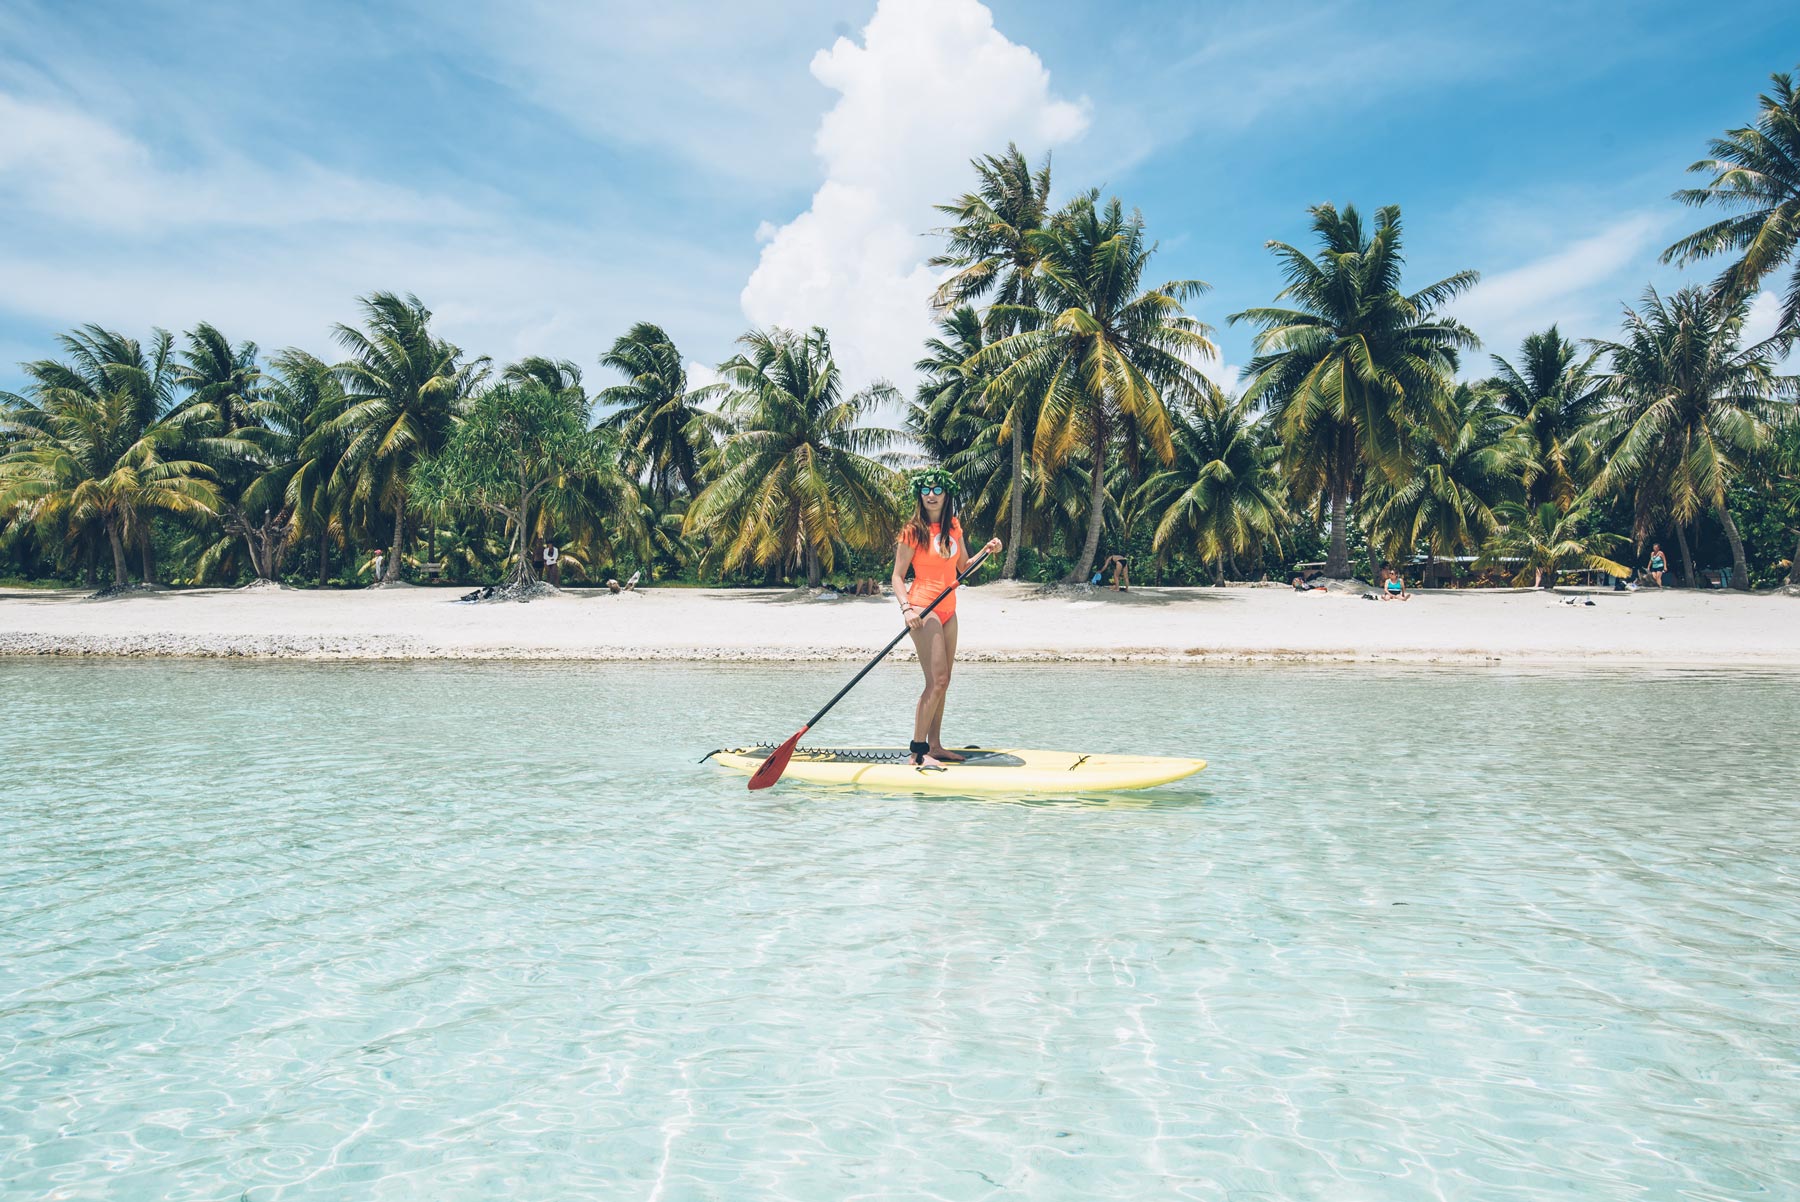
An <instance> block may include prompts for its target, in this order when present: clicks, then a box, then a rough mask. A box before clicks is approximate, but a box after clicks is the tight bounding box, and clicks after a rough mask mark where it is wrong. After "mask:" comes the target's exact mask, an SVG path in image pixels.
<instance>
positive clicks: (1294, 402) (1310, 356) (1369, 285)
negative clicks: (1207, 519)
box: [1230, 204, 1479, 578]
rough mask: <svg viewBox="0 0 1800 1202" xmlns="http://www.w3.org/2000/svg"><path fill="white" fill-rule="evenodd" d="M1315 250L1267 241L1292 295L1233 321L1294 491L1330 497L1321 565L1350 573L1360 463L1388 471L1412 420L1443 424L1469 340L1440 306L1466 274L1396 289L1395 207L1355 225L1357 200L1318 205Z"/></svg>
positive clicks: (1398, 463)
mask: <svg viewBox="0 0 1800 1202" xmlns="http://www.w3.org/2000/svg"><path fill="white" fill-rule="evenodd" d="M1310 211H1311V213H1312V219H1313V221H1312V227H1313V232H1314V233H1315V234H1316V235H1317V236H1318V238H1319V242H1320V244H1321V253H1320V255H1319V257H1318V259H1317V260H1314V259H1312V258H1310V257H1308V256H1307V255H1306V254H1305V253H1304V252H1302V251H1300V250H1298V249H1296V248H1295V247H1293V246H1289V245H1288V244H1287V243H1285V242H1270V243H1269V244H1268V246H1269V249H1270V250H1272V251H1274V252H1275V256H1276V258H1278V259H1279V260H1280V261H1281V263H1282V268H1283V274H1284V275H1285V277H1286V279H1287V287H1285V288H1284V289H1282V291H1281V293H1280V294H1279V295H1278V296H1277V297H1276V300H1277V301H1283V300H1286V301H1291V302H1292V304H1291V307H1271V308H1257V309H1246V310H1245V311H1243V312H1242V313H1234V314H1232V315H1231V319H1230V320H1231V321H1233V322H1238V321H1249V322H1254V323H1255V324H1256V325H1258V326H1260V327H1261V329H1260V331H1259V332H1258V334H1257V336H1256V351H1257V354H1256V357H1255V358H1253V359H1252V360H1251V361H1250V365H1249V368H1248V369H1247V370H1248V375H1249V379H1250V384H1249V386H1248V388H1247V389H1246V390H1245V396H1247V397H1249V398H1251V399H1253V400H1256V401H1260V402H1263V403H1265V404H1267V405H1268V406H1269V408H1270V412H1271V414H1272V416H1273V418H1274V421H1275V428H1276V431H1277V433H1278V434H1279V435H1280V438H1281V445H1282V458H1283V469H1284V471H1285V473H1286V475H1287V477H1288V483H1289V488H1290V490H1291V491H1292V492H1293V493H1294V495H1295V497H1296V498H1298V499H1300V500H1302V501H1308V500H1310V501H1311V502H1312V503H1314V504H1317V503H1318V502H1319V501H1320V500H1325V501H1327V502H1328V503H1329V506H1330V514H1331V549H1330V551H1329V552H1328V554H1327V556H1326V563H1325V574H1326V575H1328V576H1333V577H1339V578H1342V577H1347V576H1348V575H1349V574H1350V550H1349V542H1348V537H1347V536H1348V532H1349V522H1350V503H1351V500H1352V497H1353V495H1354V494H1355V493H1356V492H1357V491H1358V490H1359V489H1360V487H1361V486H1362V484H1363V481H1364V479H1365V476H1366V474H1367V473H1368V472H1369V471H1373V472H1375V473H1377V474H1380V475H1384V476H1387V477H1389V478H1394V479H1397V478H1399V477H1401V476H1403V475H1404V474H1405V472H1406V470H1407V467H1408V462H1407V455H1408V452H1409V451H1410V450H1411V442H1410V438H1409V432H1410V431H1411V429H1412V427H1413V426H1414V425H1415V424H1416V423H1419V422H1431V423H1435V424H1436V425H1437V426H1438V427H1439V428H1440V429H1442V428H1444V427H1446V426H1447V424H1448V422H1447V419H1446V418H1445V417H1444V415H1443V414H1442V413H1441V412H1438V411H1439V410H1441V408H1442V406H1441V401H1442V400H1443V398H1444V397H1446V396H1447V395H1448V394H1449V392H1450V386H1451V381H1452V379H1453V378H1454V375H1455V371H1456V366H1457V352H1458V351H1460V350H1463V349H1467V348H1472V347H1475V346H1478V345H1479V342H1478V340H1477V339H1476V338H1475V336H1474V335H1473V334H1472V333H1470V332H1469V331H1468V330H1467V329H1465V328H1464V327H1463V326H1461V325H1460V324H1458V323H1457V322H1456V321H1454V320H1453V319H1451V318H1448V317H1443V316H1441V315H1440V314H1439V313H1438V312H1437V310H1439V309H1440V308H1441V307H1442V306H1443V305H1444V304H1445V303H1446V302H1448V301H1449V300H1451V299H1452V298H1453V297H1455V296H1457V295H1458V294H1460V293H1462V292H1463V291H1465V290H1466V289H1468V288H1469V287H1471V286H1472V285H1474V284H1475V282H1476V281H1477V280H1478V279H1479V276H1478V275H1477V273H1475V272H1473V271H1462V272H1458V273H1456V274H1455V275H1452V276H1449V277H1446V278H1445V279H1442V280H1439V281H1437V282H1436V283H1434V284H1431V285H1429V286H1427V287H1425V288H1423V289H1420V290H1419V291H1417V292H1413V293H1410V294H1408V293H1403V292H1401V291H1400V268H1401V263H1402V258H1401V253H1400V252H1401V228H1400V209H1399V208H1398V206H1394V205H1388V206H1385V207H1383V208H1380V209H1377V210H1376V212H1375V229H1374V232H1373V233H1365V231H1364V227H1363V221H1362V216H1361V214H1359V213H1358V212H1357V211H1356V208H1355V206H1353V205H1346V206H1345V207H1344V210H1343V212H1342V213H1339V212H1338V210H1337V209H1336V208H1334V207H1333V206H1331V205H1328V204H1324V205H1317V206H1315V207H1314V208H1313V209H1311V210H1310Z"/></svg>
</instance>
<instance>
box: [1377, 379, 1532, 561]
mask: <svg viewBox="0 0 1800 1202" xmlns="http://www.w3.org/2000/svg"><path fill="white" fill-rule="evenodd" d="M1448 410H1449V418H1450V425H1449V431H1450V432H1449V434H1448V435H1447V436H1446V435H1444V434H1442V433H1441V432H1439V431H1436V430H1434V429H1432V428H1431V427H1430V426H1425V425H1419V426H1415V427H1413V432H1412V438H1413V443H1414V446H1413V450H1412V453H1411V455H1410V459H1411V461H1412V465H1413V467H1412V471H1411V472H1410V473H1409V474H1408V475H1407V476H1405V477H1404V478H1402V479H1400V480H1398V481H1393V480H1389V479H1387V478H1385V477H1383V478H1380V479H1378V480H1376V481H1373V482H1371V484H1370V485H1369V489H1368V491H1367V493H1365V494H1364V498H1363V499H1364V507H1363V508H1364V514H1365V516H1366V521H1367V525H1368V535H1369V545H1370V546H1371V547H1374V548H1376V549H1377V550H1379V551H1380V552H1381V553H1382V554H1383V555H1384V556H1386V558H1387V559H1389V560H1390V561H1392V560H1398V559H1404V558H1407V557H1410V556H1411V555H1412V553H1413V552H1414V550H1415V549H1416V548H1418V547H1419V546H1420V545H1421V544H1422V545H1423V546H1424V548H1425V550H1426V553H1427V554H1428V555H1429V556H1430V558H1431V564H1430V566H1429V567H1428V569H1427V570H1428V572H1435V570H1436V565H1437V560H1439V559H1450V558H1454V557H1455V556H1457V555H1461V554H1464V553H1467V552H1470V551H1474V550H1477V549H1478V548H1479V547H1480V546H1481V545H1482V544H1483V543H1484V542H1485V541H1486V540H1487V539H1488V538H1489V537H1490V536H1491V535H1492V534H1493V533H1494V531H1495V530H1496V529H1497V528H1498V527H1499V525H1500V519H1499V518H1498V517H1497V516H1496V512H1495V507H1496V506H1498V505H1501V504H1504V503H1506V502H1507V501H1508V500H1510V499H1512V498H1513V497H1515V496H1516V495H1517V491H1518V488H1519V481H1520V479H1521V477H1522V476H1523V475H1524V471H1525V469H1526V466H1527V464H1529V463H1530V461H1531V453H1530V450H1529V449H1528V448H1529V445H1530V444H1529V442H1528V441H1527V432H1526V431H1525V430H1524V429H1522V428H1521V427H1520V424H1519V423H1517V422H1515V421H1514V420H1512V419H1511V418H1509V417H1508V415H1507V414H1506V413H1505V412H1503V411H1502V410H1501V408H1500V407H1499V406H1498V405H1496V404H1495V402H1494V400H1493V398H1492V397H1490V396H1489V395H1488V394H1487V393H1486V392H1485V391H1484V390H1480V389H1475V388H1471V387H1469V386H1468V385H1466V384H1463V385H1458V386H1457V389H1456V391H1455V392H1454V393H1453V394H1452V395H1451V397H1450V400H1449V402H1448ZM1540 504H1553V505H1559V506H1560V507H1563V508H1566V507H1567V502H1566V500H1564V501H1555V500H1545V501H1542V502H1540ZM1526 507H1527V508H1534V507H1533V506H1532V505H1530V503H1529V502H1528V503H1527V506H1526Z"/></svg>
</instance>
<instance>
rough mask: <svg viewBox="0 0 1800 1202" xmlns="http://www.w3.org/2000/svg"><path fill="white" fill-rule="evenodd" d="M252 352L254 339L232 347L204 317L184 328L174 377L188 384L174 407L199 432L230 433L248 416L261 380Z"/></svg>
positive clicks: (221, 434) (249, 418)
mask: <svg viewBox="0 0 1800 1202" xmlns="http://www.w3.org/2000/svg"><path fill="white" fill-rule="evenodd" d="M256 353H257V352H256V344H255V343H254V342H242V343H239V344H238V345H237V346H232V345H231V343H230V341H229V340H227V339H226V337H225V335H223V334H221V333H219V331H218V329H217V328H216V327H214V326H212V325H209V324H208V323H206V322H204V321H203V322H201V323H200V324H199V325H197V326H195V327H194V328H193V329H192V330H191V331H189V332H188V335H187V349H186V350H185V351H183V352H182V355H181V365H180V366H179V367H178V368H177V369H176V377H175V378H176V381H177V382H178V383H179V384H180V385H181V386H182V387H184V388H186V389H188V395H187V398H186V399H185V400H183V401H182V402H181V405H180V407H179V412H180V413H181V414H182V417H183V419H184V420H185V421H187V422H188V423H190V424H193V425H195V426H196V427H197V428H198V430H199V431H200V433H201V436H203V437H204V436H213V437H229V436H230V435H232V434H233V433H235V432H236V431H237V430H238V429H239V428H240V427H241V426H244V425H246V424H248V423H249V422H250V421H251V420H252V419H251V416H250V413H251V406H252V404H253V402H254V401H255V400H256V396H257V390H258V388H259V387H260V385H261V382H262V371H261V370H260V369H259V368H258V367H257V365H256Z"/></svg>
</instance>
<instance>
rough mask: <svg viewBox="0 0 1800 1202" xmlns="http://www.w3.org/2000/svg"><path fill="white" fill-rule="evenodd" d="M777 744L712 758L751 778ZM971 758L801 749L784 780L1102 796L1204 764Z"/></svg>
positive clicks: (973, 754)
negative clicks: (920, 758)
mask: <svg viewBox="0 0 1800 1202" xmlns="http://www.w3.org/2000/svg"><path fill="white" fill-rule="evenodd" d="M772 750H773V748H771V747H733V748H728V749H726V750H724V751H719V752H715V753H714V754H713V756H712V757H711V758H712V759H714V760H716V761H717V762H718V763H719V764H721V765H723V766H724V767H726V768H729V769H731V770H732V771H733V772H742V773H744V774H745V775H746V776H748V775H750V774H751V773H754V772H755V771H756V770H757V769H758V768H760V767H762V762H763V760H764V759H765V758H767V757H768V754H769V752H770V751H772ZM959 751H960V752H961V754H962V755H964V756H967V757H968V758H967V759H966V760H965V761H964V762H963V763H960V764H946V765H944V769H943V771H941V772H934V771H930V770H921V769H918V768H915V767H913V766H912V765H911V764H910V763H909V762H908V756H907V753H906V749H905V748H903V747H800V748H796V749H795V751H794V758H793V759H792V760H790V761H789V762H788V766H787V771H785V772H783V773H782V774H781V779H782V780H799V781H810V782H812V783H814V784H821V785H857V786H860V787H862V788H865V789H886V790H888V791H890V792H894V793H1024V794H1033V793H1036V794H1041V793H1104V792H1113V791H1117V790H1122V789H1148V788H1151V787H1152V786H1155V785H1166V784H1168V783H1169V782H1170V781H1174V780H1180V779H1182V778H1183V777H1187V776H1192V775H1194V773H1196V772H1198V771H1200V770H1201V769H1202V768H1204V767H1206V761H1205V760H1189V759H1175V758H1172V757H1169V756H1156V755H1082V754H1080V753H1079V752H1074V751H1015V750H1010V749H998V748H988V747H984V748H978V749H977V748H965V749H959Z"/></svg>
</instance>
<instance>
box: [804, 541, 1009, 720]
mask: <svg viewBox="0 0 1800 1202" xmlns="http://www.w3.org/2000/svg"><path fill="white" fill-rule="evenodd" d="M986 558H987V548H986V547H983V548H982V549H981V550H980V551H978V552H976V553H975V558H974V559H971V560H970V561H969V566H968V567H966V568H964V569H963V570H962V571H961V572H958V573H957V575H956V584H953V585H951V586H950V587H949V588H947V589H945V590H944V591H943V592H941V593H939V594H938V595H937V596H935V597H933V598H932V599H931V604H930V605H927V606H926V607H925V608H924V609H923V610H921V611H920V613H919V620H920V621H924V620H925V619H926V618H927V617H929V616H930V615H931V611H932V610H934V609H936V608H937V607H938V602H939V601H942V600H943V599H944V598H945V597H948V596H949V595H950V594H951V593H952V592H953V591H955V589H956V585H957V584H961V583H962V582H963V580H964V579H965V578H966V577H967V576H968V575H969V573H970V572H973V571H974V570H975V569H976V568H978V567H980V566H981V561H982V560H984V559H986ZM911 630H912V627H910V626H908V627H906V628H905V629H903V630H901V632H900V633H899V634H897V635H895V636H894V641H893V642H891V643H889V644H888V645H887V646H885V647H883V648H882V649H881V652H880V654H878V655H876V657H875V658H874V659H872V660H870V661H869V662H868V663H866V664H864V665H863V670H862V671H860V672H858V673H857V674H856V675H855V676H852V677H851V678H850V683H849V684H847V685H845V686H844V687H843V688H841V689H839V690H838V693H837V696H836V697H833V698H832V699H831V700H830V701H827V702H826V703H825V705H824V707H823V708H821V709H820V710H819V712H818V713H816V714H814V715H813V716H812V717H810V718H808V719H807V720H806V725H807V728H808V729H811V728H812V727H814V726H817V725H818V724H819V719H820V718H823V717H824V716H825V715H826V714H827V713H829V712H830V711H831V707H832V706H834V705H836V704H837V703H838V702H840V701H842V700H843V699H844V694H845V693H848V692H849V691H850V690H851V689H854V688H855V687H856V685H857V682H858V681H860V680H861V679H862V678H863V677H865V676H867V675H868V674H869V672H870V671H871V670H872V669H873V668H874V667H875V665H876V664H878V663H880V662H881V661H882V660H884V659H886V658H887V655H888V652H890V651H892V650H893V649H894V648H895V647H898V646H899V645H900V640H901V639H903V638H905V637H906V636H907V634H909V633H910V632H911Z"/></svg>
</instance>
